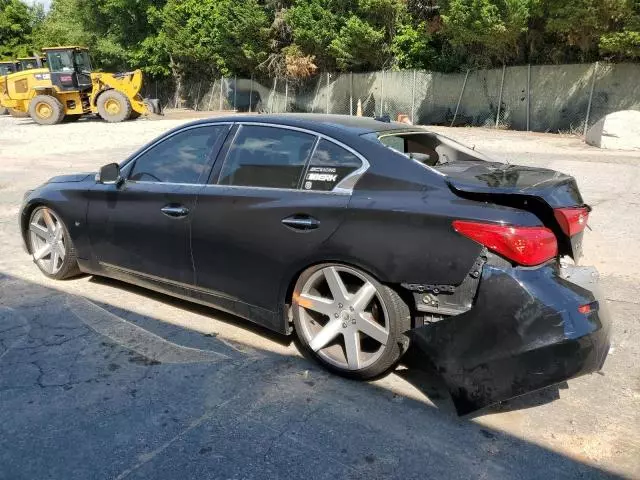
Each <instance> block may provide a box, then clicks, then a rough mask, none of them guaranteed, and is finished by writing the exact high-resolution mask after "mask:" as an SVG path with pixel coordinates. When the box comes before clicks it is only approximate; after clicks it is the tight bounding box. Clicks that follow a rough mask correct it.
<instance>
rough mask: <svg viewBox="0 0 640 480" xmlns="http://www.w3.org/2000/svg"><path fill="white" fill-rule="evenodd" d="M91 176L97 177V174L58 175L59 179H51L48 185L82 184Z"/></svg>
mask: <svg viewBox="0 0 640 480" xmlns="http://www.w3.org/2000/svg"><path fill="white" fill-rule="evenodd" d="M91 176H95V173H72V174H69V175H58V176H57V177H53V178H50V179H49V180H47V182H46V183H68V182H82V181H84V180H86V179H87V178H89V177H91Z"/></svg>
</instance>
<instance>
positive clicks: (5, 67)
mask: <svg viewBox="0 0 640 480" xmlns="http://www.w3.org/2000/svg"><path fill="white" fill-rule="evenodd" d="M17 71H18V66H17V64H16V62H0V77H3V76H5V75H9V74H11V73H15V72H17Z"/></svg>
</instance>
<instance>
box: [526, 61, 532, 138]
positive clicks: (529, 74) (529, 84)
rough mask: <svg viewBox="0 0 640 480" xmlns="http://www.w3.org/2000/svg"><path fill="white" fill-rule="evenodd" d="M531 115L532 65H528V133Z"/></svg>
mask: <svg viewBox="0 0 640 480" xmlns="http://www.w3.org/2000/svg"><path fill="white" fill-rule="evenodd" d="M530 114H531V64H529V65H527V132H528V131H529V117H530Z"/></svg>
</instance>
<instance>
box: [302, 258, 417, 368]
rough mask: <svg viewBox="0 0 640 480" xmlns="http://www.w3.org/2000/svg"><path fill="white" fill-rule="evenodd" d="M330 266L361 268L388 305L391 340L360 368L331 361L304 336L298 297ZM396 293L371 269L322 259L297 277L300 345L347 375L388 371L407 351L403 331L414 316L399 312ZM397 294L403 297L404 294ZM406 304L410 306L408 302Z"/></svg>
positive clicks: (360, 272) (329, 365)
mask: <svg viewBox="0 0 640 480" xmlns="http://www.w3.org/2000/svg"><path fill="white" fill-rule="evenodd" d="M326 267H344V268H349V269H351V270H355V271H357V272H358V273H359V274H361V275H362V276H364V277H365V278H366V279H367V280H368V281H369V282H371V283H372V284H373V285H374V286H375V288H376V290H377V292H378V293H379V294H380V297H381V299H382V301H383V302H384V309H385V310H386V313H387V321H388V324H389V341H388V343H387V345H385V347H384V351H383V353H382V355H381V356H380V358H378V359H377V360H376V361H375V362H374V363H373V364H371V365H369V366H367V367H365V368H362V369H360V370H345V369H342V368H340V367H336V366H335V365H333V364H331V363H329V362H327V361H326V360H324V359H323V358H322V357H321V356H319V355H318V354H317V353H316V352H314V351H313V350H312V349H311V347H309V341H308V340H307V339H306V338H305V337H304V335H303V333H302V332H303V329H302V325H301V319H300V315H299V313H298V308H299V307H298V305H297V303H296V302H295V300H294V299H295V298H296V297H297V295H298V294H299V293H300V292H301V290H302V287H303V286H304V284H305V283H306V282H307V280H308V279H309V278H310V277H311V276H312V275H313V274H314V273H316V272H317V271H318V270H321V269H323V268H326ZM394 293H395V292H393V290H391V289H389V287H386V286H385V285H383V284H381V283H380V282H379V281H378V280H376V279H375V278H374V277H373V276H372V275H370V274H369V273H367V272H365V271H363V270H361V269H359V268H356V267H353V266H351V265H347V264H343V263H333V262H331V263H321V264H317V265H314V266H312V267H309V268H307V269H306V270H305V271H304V272H302V274H301V275H300V276H299V277H298V280H297V281H296V284H295V287H294V289H293V294H292V298H291V299H290V300H291V311H292V318H293V325H294V330H295V332H296V336H297V338H298V340H299V343H300V346H301V348H302V349H303V352H304V353H305V354H307V355H309V356H311V357H313V358H314V359H315V360H316V361H318V362H320V363H321V364H322V365H323V366H324V367H325V368H327V369H328V370H330V371H332V372H334V373H337V374H338V375H341V376H343V377H347V378H353V379H359V380H368V379H372V378H375V377H377V376H379V375H382V374H383V373H385V372H387V371H388V370H389V369H390V368H391V367H393V366H394V365H395V364H396V363H397V361H398V360H399V358H400V356H401V354H402V353H403V352H402V350H401V348H400V343H401V340H402V338H403V335H402V334H403V333H404V332H405V331H407V330H408V329H409V328H410V320H409V319H408V318H403V317H404V315H403V314H402V313H400V312H398V309H397V308H396V302H397V299H392V298H391V295H393V294H394ZM396 297H397V294H396ZM397 298H398V299H399V298H400V297H397ZM404 306H405V307H406V305H404ZM407 312H408V308H407Z"/></svg>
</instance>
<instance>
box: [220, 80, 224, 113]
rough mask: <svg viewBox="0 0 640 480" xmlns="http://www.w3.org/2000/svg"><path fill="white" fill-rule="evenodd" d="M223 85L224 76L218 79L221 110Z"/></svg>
mask: <svg viewBox="0 0 640 480" xmlns="http://www.w3.org/2000/svg"><path fill="white" fill-rule="evenodd" d="M223 85H224V75H223V76H222V77H220V108H219V110H222V86H223Z"/></svg>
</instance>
